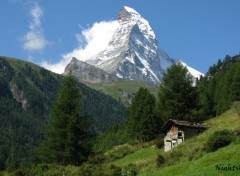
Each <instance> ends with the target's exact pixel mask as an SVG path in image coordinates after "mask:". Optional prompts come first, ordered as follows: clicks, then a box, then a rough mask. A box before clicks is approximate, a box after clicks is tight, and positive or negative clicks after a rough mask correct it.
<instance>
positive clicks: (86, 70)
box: [64, 58, 119, 83]
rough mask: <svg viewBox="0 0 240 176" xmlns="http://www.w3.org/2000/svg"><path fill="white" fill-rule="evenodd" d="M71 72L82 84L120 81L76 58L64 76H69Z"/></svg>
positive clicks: (66, 69) (68, 66)
mask: <svg viewBox="0 0 240 176" xmlns="http://www.w3.org/2000/svg"><path fill="white" fill-rule="evenodd" d="M70 71H71V73H72V75H74V76H75V77H76V78H77V79H78V80H79V81H80V82H89V83H101V82H110V81H114V80H118V79H119V78H118V77H116V76H114V75H111V74H109V73H107V72H105V71H104V70H102V69H100V68H97V67H94V66H92V65H90V64H88V63H86V62H83V61H79V60H77V59H76V58H72V60H71V62H70V63H69V64H68V65H67V67H66V68H65V72H64V74H68V73H69V72H70Z"/></svg>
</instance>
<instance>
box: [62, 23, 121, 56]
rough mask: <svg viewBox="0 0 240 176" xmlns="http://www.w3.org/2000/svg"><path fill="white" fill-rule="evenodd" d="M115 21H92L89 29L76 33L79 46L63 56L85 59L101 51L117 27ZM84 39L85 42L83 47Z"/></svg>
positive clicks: (117, 24)
mask: <svg viewBox="0 0 240 176" xmlns="http://www.w3.org/2000/svg"><path fill="white" fill-rule="evenodd" d="M118 26H119V23H118V22H117V21H102V22H99V23H94V24H93V26H92V27H91V28H89V29H85V30H83V31H82V32H81V33H80V34H77V35H76V38H77V40H78V41H79V46H78V47H77V48H76V49H74V50H73V51H71V52H69V53H67V54H65V55H64V56H63V57H64V58H72V57H76V58H77V59H79V60H82V61H86V60H88V59H91V58H94V57H96V56H97V54H99V53H100V52H101V51H103V50H104V49H106V48H107V46H108V43H109V42H110V40H111V38H112V36H113V34H114V32H115V31H116V29H117V28H118ZM84 41H85V42H86V43H87V45H86V46H85V47H83V44H84Z"/></svg>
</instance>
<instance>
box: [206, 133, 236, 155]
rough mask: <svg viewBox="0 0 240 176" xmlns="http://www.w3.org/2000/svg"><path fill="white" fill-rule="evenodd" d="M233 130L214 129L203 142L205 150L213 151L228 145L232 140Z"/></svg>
mask: <svg viewBox="0 0 240 176" xmlns="http://www.w3.org/2000/svg"><path fill="white" fill-rule="evenodd" d="M233 135H234V134H233V132H231V131H228V130H221V131H216V132H215V133H213V134H212V135H211V136H210V137H209V139H208V141H207V143H206V144H205V149H206V151H207V152H214V151H216V150H218V149H219V148H222V147H225V146H227V145H229V144H230V143H231V142H232V141H233V139H234V138H233Z"/></svg>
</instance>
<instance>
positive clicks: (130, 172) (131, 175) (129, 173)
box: [122, 164, 137, 176]
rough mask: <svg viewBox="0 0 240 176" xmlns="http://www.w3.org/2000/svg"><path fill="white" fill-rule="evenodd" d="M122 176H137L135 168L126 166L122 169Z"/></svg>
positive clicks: (132, 165) (130, 165)
mask: <svg viewBox="0 0 240 176" xmlns="http://www.w3.org/2000/svg"><path fill="white" fill-rule="evenodd" d="M122 175H126V176H136V175H137V167H136V165H134V164H129V165H128V166H126V167H124V168H123V171H122Z"/></svg>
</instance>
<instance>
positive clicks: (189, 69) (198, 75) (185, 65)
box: [178, 60, 204, 78]
mask: <svg viewBox="0 0 240 176" xmlns="http://www.w3.org/2000/svg"><path fill="white" fill-rule="evenodd" d="M178 62H179V63H180V64H181V65H182V66H184V67H186V68H187V69H188V72H189V73H190V74H191V75H192V76H193V77H194V78H200V76H201V75H202V76H204V74H203V73H201V72H199V71H197V70H196V69H194V68H192V67H190V66H188V65H187V64H186V63H184V62H183V61H181V60H179V61H178Z"/></svg>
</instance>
